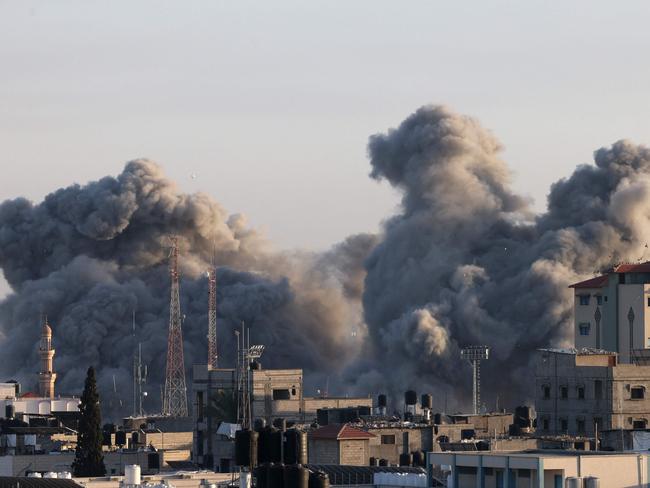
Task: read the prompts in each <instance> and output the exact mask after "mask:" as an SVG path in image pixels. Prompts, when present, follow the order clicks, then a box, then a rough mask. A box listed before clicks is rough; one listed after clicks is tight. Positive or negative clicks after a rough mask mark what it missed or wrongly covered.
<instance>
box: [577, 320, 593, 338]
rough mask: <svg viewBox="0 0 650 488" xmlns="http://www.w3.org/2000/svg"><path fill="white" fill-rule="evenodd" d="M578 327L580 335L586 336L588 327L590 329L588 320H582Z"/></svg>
mask: <svg viewBox="0 0 650 488" xmlns="http://www.w3.org/2000/svg"><path fill="white" fill-rule="evenodd" d="M579 327H580V335H581V336H588V335H589V329H591V324H589V322H583V323H581V324H580V325H579Z"/></svg>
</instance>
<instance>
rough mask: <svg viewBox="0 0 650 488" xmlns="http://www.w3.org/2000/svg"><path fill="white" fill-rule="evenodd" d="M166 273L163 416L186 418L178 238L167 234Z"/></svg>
mask: <svg viewBox="0 0 650 488" xmlns="http://www.w3.org/2000/svg"><path fill="white" fill-rule="evenodd" d="M170 241H171V249H170V252H169V274H170V277H171V296H170V302H169V336H168V339H167V369H166V372H165V393H164V396H163V411H162V413H163V415H169V416H171V417H187V416H188V411H187V386H186V384H185V362H184V359H183V331H182V321H181V304H180V289H179V279H178V278H179V274H178V237H177V236H170Z"/></svg>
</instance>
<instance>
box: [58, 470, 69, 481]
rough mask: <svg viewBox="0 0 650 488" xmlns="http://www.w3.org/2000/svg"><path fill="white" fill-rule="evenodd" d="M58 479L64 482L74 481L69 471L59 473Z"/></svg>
mask: <svg viewBox="0 0 650 488" xmlns="http://www.w3.org/2000/svg"><path fill="white" fill-rule="evenodd" d="M58 477H59V479H62V480H71V479H72V473H70V472H69V471H59V473H58Z"/></svg>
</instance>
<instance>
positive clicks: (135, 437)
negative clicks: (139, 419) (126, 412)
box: [131, 432, 140, 446]
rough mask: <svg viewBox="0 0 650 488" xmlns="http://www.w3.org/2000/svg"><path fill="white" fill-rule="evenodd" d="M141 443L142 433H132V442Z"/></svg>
mask: <svg viewBox="0 0 650 488" xmlns="http://www.w3.org/2000/svg"><path fill="white" fill-rule="evenodd" d="M139 443H140V434H138V433H137V432H133V433H131V444H133V445H134V446H135V445H137V444H139Z"/></svg>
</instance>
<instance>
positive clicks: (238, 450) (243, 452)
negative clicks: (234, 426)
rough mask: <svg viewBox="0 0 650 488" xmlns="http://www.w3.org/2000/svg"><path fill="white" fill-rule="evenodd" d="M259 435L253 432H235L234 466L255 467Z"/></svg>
mask: <svg viewBox="0 0 650 488" xmlns="http://www.w3.org/2000/svg"><path fill="white" fill-rule="evenodd" d="M258 440H259V434H258V433H257V432H255V431H254V430H248V429H244V430H238V431H237V432H235V464H236V465H237V466H257V445H258Z"/></svg>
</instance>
